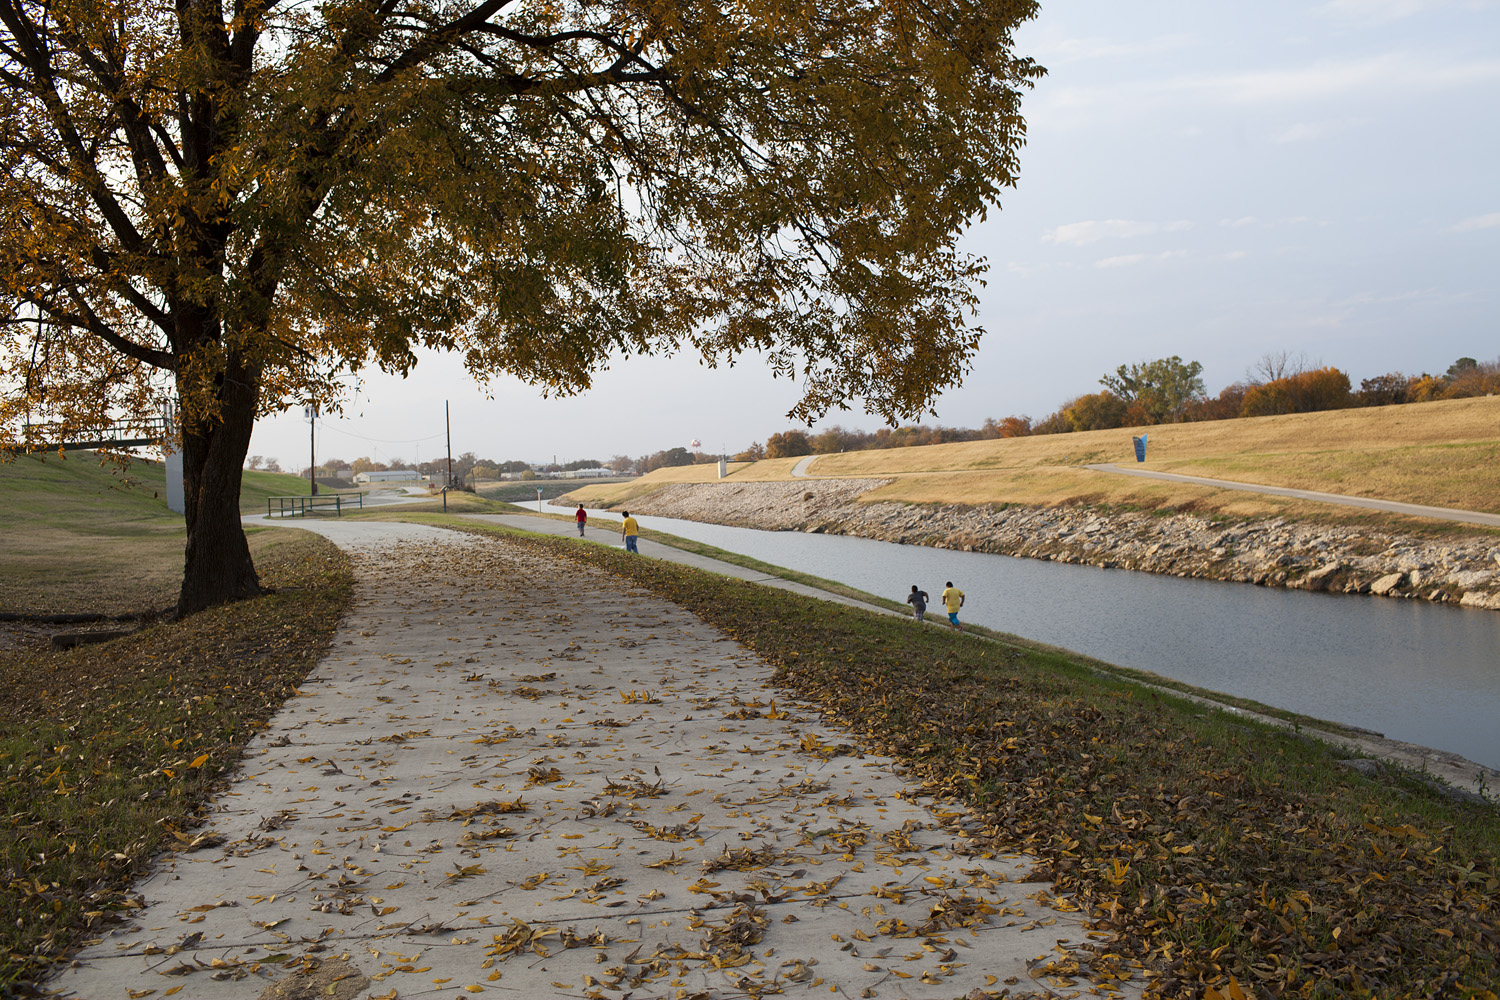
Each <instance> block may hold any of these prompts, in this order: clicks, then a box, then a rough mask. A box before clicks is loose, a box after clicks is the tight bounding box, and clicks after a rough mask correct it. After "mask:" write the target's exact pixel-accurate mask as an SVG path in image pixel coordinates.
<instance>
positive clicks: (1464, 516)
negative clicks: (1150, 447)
mask: <svg viewBox="0 0 1500 1000" xmlns="http://www.w3.org/2000/svg"><path fill="white" fill-rule="evenodd" d="M1084 468H1086V469H1093V470H1094V471H1095V472H1109V473H1114V474H1115V475H1120V476H1140V477H1141V478H1143V479H1163V480H1166V481H1167V482H1172V483H1198V484H1201V485H1203V486H1216V487H1218V488H1219V489H1221V490H1240V491H1242V492H1245V493H1267V494H1270V495H1271V496H1278V497H1293V498H1295V499H1298V500H1316V501H1317V502H1319V503H1333V504H1342V505H1344V506H1346V507H1365V508H1368V509H1370V510H1384V511H1389V512H1391V513H1393V514H1411V515H1414V516H1416V517H1431V518H1436V519H1438V520H1440V521H1461V522H1463V523H1465V524H1484V525H1488V526H1490V527H1492V528H1500V514H1486V513H1484V512H1482V511H1476V510H1456V509H1454V508H1452V507H1428V506H1425V505H1423V504H1419V503H1401V502H1400V501H1397V500H1373V499H1371V498H1370V497H1354V496H1348V495H1346V494H1343V493H1319V492H1317V491H1316V490H1294V489H1289V488H1287V487H1284V486H1260V485H1257V484H1255V483H1237V482H1234V481H1233V480H1229V479H1209V478H1207V477H1206V476H1184V475H1179V474H1178V473H1175V472H1153V471H1151V470H1149V469H1132V468H1128V467H1124V466H1119V465H1115V464H1114V463H1112V462H1101V463H1098V464H1096V465H1086V466H1084Z"/></svg>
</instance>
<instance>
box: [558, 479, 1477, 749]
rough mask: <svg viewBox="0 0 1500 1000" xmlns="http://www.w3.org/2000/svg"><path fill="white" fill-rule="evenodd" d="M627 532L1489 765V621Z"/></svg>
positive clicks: (681, 525) (1160, 579)
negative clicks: (950, 590)
mask: <svg viewBox="0 0 1500 1000" xmlns="http://www.w3.org/2000/svg"><path fill="white" fill-rule="evenodd" d="M553 509H554V510H556V511H557V512H560V513H568V512H570V511H571V510H573V509H574V508H571V507H566V508H565V507H555V508H553ZM590 513H591V514H593V513H595V512H593V511H591V512H590ZM597 513H599V514H601V515H603V516H605V517H613V518H617V517H618V516H619V515H618V514H617V513H614V512H610V511H598V512H597ZM637 519H638V520H639V521H640V522H641V525H642V526H643V527H646V528H653V529H656V530H658V531H664V532H667V533H669V534H673V535H678V536H680V537H682V538H691V539H694V540H696V541H701V542H706V543H708V544H710V545H714V546H717V547H719V548H721V549H725V550H727V551H730V552H739V553H742V554H744V555H747V556H752V557H754V558H756V559H760V560H762V561H764V562H768V563H772V564H774V565H777V566H785V567H787V568H788V569H794V570H799V571H801V572H804V573H812V574H814V575H816V576H821V577H823V578H825V579H829V580H837V581H839V582H840V583H845V584H848V585H849V586H851V587H857V588H859V589H860V590H864V591H867V592H869V593H872V594H881V595H883V596H885V597H888V598H891V599H892V600H896V601H903V600H905V599H906V594H907V593H908V592H909V591H910V590H911V585H912V584H914V583H915V584H917V585H919V586H920V587H921V588H922V589H923V590H925V591H927V592H928V593H929V594H931V595H932V598H933V601H934V602H936V599H937V595H938V593H939V592H940V591H942V589H943V584H944V583H945V582H946V581H948V580H952V581H953V582H954V583H955V584H957V586H958V587H959V589H960V590H962V591H964V593H965V595H966V596H967V600H966V603H965V605H964V610H963V613H962V615H961V617H962V619H963V620H964V621H969V622H974V623H976V624H979V625H984V626H987V627H989V628H994V629H1000V630H1003V631H1006V632H1012V633H1014V634H1016V635H1020V636H1024V637H1026V638H1028V639H1034V640H1037V641H1040V642H1045V643H1049V644H1052V645H1056V646H1062V647H1064V648H1066V649H1071V650H1076V651H1077V652H1080V653H1086V654H1088V655H1089V656H1093V657H1097V658H1098V659H1101V660H1105V661H1107V662H1110V663H1115V664H1119V665H1121V666H1125V667H1133V668H1136V669H1139V670H1149V671H1151V672H1153V673H1156V674H1160V675H1162V676H1163V677H1170V678H1173V679H1175V680H1179V681H1183V682H1186V683H1188V684H1192V685H1194V686H1197V687H1202V688H1207V689H1209V690H1212V691H1222V692H1225V693H1227V694H1232V695H1238V696H1240V697H1243V698H1250V699H1253V700H1255V701H1258V702H1262V703H1263V704H1266V705H1274V706H1276V707H1278V708H1283V709H1287V710H1289V711H1293V712H1300V713H1302V714H1305V715H1311V716H1314V717H1317V718H1322V719H1329V720H1332V721H1335V722H1341V723H1344V724H1346V725H1354V726H1360V727H1363V728H1365V729H1372V730H1375V731H1376V732H1379V733H1383V734H1385V735H1386V736H1388V737H1391V738H1392V739H1398V740H1405V741H1407V742H1410V743H1417V744H1421V745H1423V746H1429V747H1435V748H1437V749H1440V750H1447V751H1451V752H1453V753H1457V754H1461V755H1462V756H1464V757H1467V758H1469V759H1470V760H1473V761H1477V762H1479V763H1482V764H1488V765H1489V766H1491V767H1500V612H1495V611H1485V610H1480V609H1474V608H1459V607H1453V606H1451V605H1435V604H1429V603H1427V602H1425V601H1407V600H1397V599H1389V598H1375V597H1355V596H1347V595H1333V594H1319V593H1308V592H1305V591H1299V590H1283V589H1278V588H1270V587H1256V586H1252V585H1250V584H1241V583H1220V582H1217V581H1206V580H1184V579H1180V578H1177V577H1171V576H1161V575H1158V574H1153V573H1139V572H1133V571H1130V570H1111V569H1098V568H1095V567H1092V566H1073V565H1067V564H1063V563H1052V562H1044V561H1042V560H1037V559H1017V558H1012V557H1010V556H1000V555H990V554H987V553H979V552H951V551H948V550H945V549H933V548H927V547H924V546H919V545H898V544H895V543H892V542H877V541H871V540H869V539H865V538H851V537H847V536H843V535H811V534H803V533H801V532H790V531H758V530H755V529H752V528H730V527H725V526H723V525H716V524H701V523H699V522H697V521H681V520H677V519H674V518H665V517H640V516H638V518H637ZM930 613H931V614H932V616H933V617H935V618H938V619H939V620H941V619H943V618H944V616H943V614H942V613H941V608H939V607H936V606H934V607H932V608H931V609H930Z"/></svg>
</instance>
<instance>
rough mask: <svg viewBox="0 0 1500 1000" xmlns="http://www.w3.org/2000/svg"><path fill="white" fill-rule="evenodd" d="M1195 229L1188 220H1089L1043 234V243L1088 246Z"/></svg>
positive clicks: (1072, 223)
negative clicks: (1110, 240) (1109, 240)
mask: <svg viewBox="0 0 1500 1000" xmlns="http://www.w3.org/2000/svg"><path fill="white" fill-rule="evenodd" d="M1191 228H1193V224H1192V223H1191V222H1188V221H1186V220H1178V221H1176V222H1135V221H1132V220H1130V219H1089V220H1087V221H1085V222H1070V223H1068V224H1066V225H1062V226H1058V227H1057V228H1056V229H1053V230H1050V231H1048V232H1046V233H1043V234H1042V242H1043V243H1059V244H1071V245H1073V246H1080V247H1081V246H1086V245H1087V244H1089V243H1097V242H1099V241H1100V240H1103V239H1127V238H1129V237H1132V236H1150V235H1152V234H1154V233H1177V232H1181V231H1182V230H1184V229H1191Z"/></svg>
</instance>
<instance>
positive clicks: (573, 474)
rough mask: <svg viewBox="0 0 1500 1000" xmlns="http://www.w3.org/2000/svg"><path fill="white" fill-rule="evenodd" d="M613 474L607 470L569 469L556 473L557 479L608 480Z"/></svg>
mask: <svg viewBox="0 0 1500 1000" xmlns="http://www.w3.org/2000/svg"><path fill="white" fill-rule="evenodd" d="M613 475H614V473H613V472H612V471H610V470H609V469H569V470H568V471H567V472H559V473H557V478H558V479H608V478H609V477H610V476H613Z"/></svg>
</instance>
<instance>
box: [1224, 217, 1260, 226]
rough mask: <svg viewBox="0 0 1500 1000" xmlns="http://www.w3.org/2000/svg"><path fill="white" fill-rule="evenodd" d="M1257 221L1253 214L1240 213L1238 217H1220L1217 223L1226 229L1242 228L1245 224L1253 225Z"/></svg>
mask: <svg viewBox="0 0 1500 1000" xmlns="http://www.w3.org/2000/svg"><path fill="white" fill-rule="evenodd" d="M1258 221H1259V220H1258V219H1256V218H1255V216H1253V215H1242V216H1240V217H1239V218H1238V219H1220V220H1219V225H1221V226H1224V227H1225V228H1227V229H1244V228H1245V227H1246V226H1253V225H1255V223H1256V222H1258Z"/></svg>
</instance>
